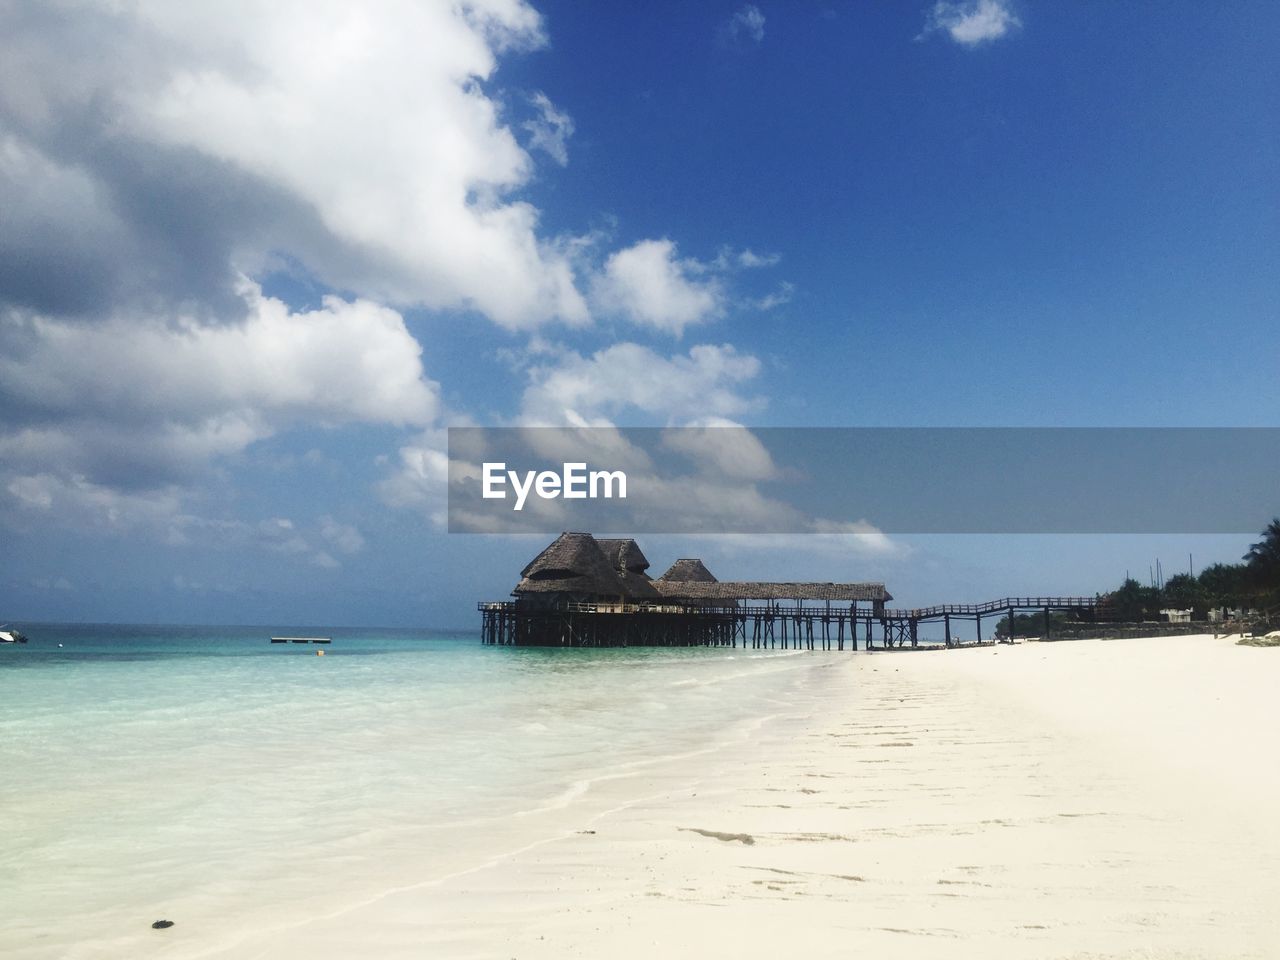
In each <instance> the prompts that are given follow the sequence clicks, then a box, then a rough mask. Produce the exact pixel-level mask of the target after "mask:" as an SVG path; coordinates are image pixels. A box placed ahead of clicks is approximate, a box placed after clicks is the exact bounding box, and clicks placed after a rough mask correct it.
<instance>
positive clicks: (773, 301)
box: [751, 280, 796, 310]
mask: <svg viewBox="0 0 1280 960" xmlns="http://www.w3.org/2000/svg"><path fill="white" fill-rule="evenodd" d="M795 291H796V288H795V284H793V283H788V282H787V281H785V280H784V281H783V282H782V283H780V284H778V288H777V289H776V290H774V291H773V292H772V293H766V294H765V295H764V296H763V297H760V298H759V299H758V300H754V301H752V304H751V305H752V306H754V307H755V308H756V309H757V310H772V309H773V308H774V307H780V306H782V305H783V304H785V303H790V302H791V297H792V296H793V295H794V294H795Z"/></svg>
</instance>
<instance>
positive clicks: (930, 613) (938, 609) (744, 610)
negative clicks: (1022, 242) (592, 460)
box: [476, 597, 1106, 620]
mask: <svg viewBox="0 0 1280 960" xmlns="http://www.w3.org/2000/svg"><path fill="white" fill-rule="evenodd" d="M811 602H813V603H815V604H824V603H825V601H821V600H819V601H811ZM801 603H803V601H801ZM1105 606H1106V601H1105V600H1102V599H1100V598H1098V597H1005V598H1004V599H1002V600H988V601H987V602H986V603H950V604H941V605H939V606H933V607H917V608H914V609H901V610H894V609H890V610H885V611H883V612H882V613H877V612H876V611H875V610H874V609H868V608H866V607H856V606H853V605H850V606H845V605H843V604H841V605H840V606H831V607H827V606H822V605H817V606H811V607H806V606H803V605H796V606H784V605H783V602H781V601H779V602H778V603H773V604H768V605H765V606H759V605H753V606H746V605H738V604H734V603H729V604H716V603H701V604H687V605H686V604H670V603H624V602H616V603H599V602H583V601H563V602H561V603H558V604H556V605H555V606H553V607H545V608H541V609H539V608H527V609H528V612H529V613H539V612H542V610H545V611H546V612H553V611H558V612H565V613H683V614H697V613H704V614H719V615H738V616H746V617H765V616H770V615H772V616H775V617H789V616H832V617H838V618H840V619H844V618H845V617H848V616H853V617H855V618H856V619H859V620H863V619H866V618H867V617H870V618H871V619H873V620H929V619H933V618H937V617H943V616H947V615H948V614H953V615H957V616H975V615H982V616H986V615H988V614H995V613H1006V612H1008V611H1009V609H1010V608H1012V609H1014V610H1015V611H1016V610H1044V609H1049V610H1090V609H1098V608H1102V607H1105ZM476 609H477V610H480V611H494V612H513V611H514V610H515V609H516V604H515V602H514V601H512V600H501V601H494V602H487V601H481V602H480V603H478V604H476Z"/></svg>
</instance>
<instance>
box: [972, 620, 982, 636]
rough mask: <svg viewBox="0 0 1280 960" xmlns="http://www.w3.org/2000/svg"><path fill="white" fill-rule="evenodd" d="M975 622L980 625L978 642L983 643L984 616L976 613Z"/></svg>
mask: <svg viewBox="0 0 1280 960" xmlns="http://www.w3.org/2000/svg"><path fill="white" fill-rule="evenodd" d="M973 622H974V623H976V624H977V625H978V642H979V643H981V642H982V614H980V613H975V614H974V615H973Z"/></svg>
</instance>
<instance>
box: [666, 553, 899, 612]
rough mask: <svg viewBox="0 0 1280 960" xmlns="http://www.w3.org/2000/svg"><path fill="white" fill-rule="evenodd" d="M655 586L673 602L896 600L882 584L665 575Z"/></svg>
mask: <svg viewBox="0 0 1280 960" xmlns="http://www.w3.org/2000/svg"><path fill="white" fill-rule="evenodd" d="M680 562H681V563H683V562H684V561H680ZM695 562H696V561H695ZM704 569H705V568H704ZM653 585H654V586H655V587H657V588H658V590H659V591H661V593H662V595H663V596H664V597H670V598H671V599H674V600H723V601H726V602H727V601H731V600H838V601H844V602H846V603H848V602H851V601H854V600H870V601H876V600H880V601H887V600H892V599H893V597H892V596H890V594H889V592H888V591H887V590H885V588H884V584H883V583H782V582H776V581H760V580H734V581H725V582H723V583H714V582H713V583H708V582H706V581H702V580H670V579H668V578H667V576H666V575H665V574H664V575H663V576H662V577H660V578H659V579H657V580H655V581H654V582H653Z"/></svg>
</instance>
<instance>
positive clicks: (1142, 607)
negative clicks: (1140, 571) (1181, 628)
mask: <svg viewBox="0 0 1280 960" xmlns="http://www.w3.org/2000/svg"><path fill="white" fill-rule="evenodd" d="M1102 598H1103V599H1104V600H1108V601H1110V604H1109V605H1110V606H1111V609H1112V611H1114V615H1115V616H1116V618H1117V619H1121V620H1158V619H1160V611H1161V610H1168V609H1177V610H1186V609H1188V608H1189V609H1190V610H1191V611H1192V614H1191V618H1192V619H1193V620H1204V619H1206V618H1207V617H1208V614H1209V611H1210V610H1219V609H1224V608H1225V609H1233V608H1253V609H1268V608H1271V607H1274V606H1276V605H1277V604H1280V517H1277V518H1276V519H1274V520H1272V521H1271V522H1270V523H1269V524H1267V528H1266V529H1265V530H1263V531H1262V535H1261V538H1260V539H1259V540H1258V542H1257V543H1254V544H1250V546H1249V551H1248V552H1247V553H1246V554H1245V555H1244V556H1243V557H1242V558H1241V562H1240V563H1215V564H1212V565H1211V566H1208V567H1205V568H1204V569H1203V570H1201V571H1200V574H1199V576H1192V575H1191V574H1190V573H1179V574H1177V575H1176V576H1172V577H1170V578H1169V579H1168V580H1166V581H1165V582H1164V584H1163V586H1160V587H1152V586H1143V585H1142V584H1141V583H1139V582H1138V581H1137V580H1134V579H1133V578H1129V579H1127V580H1125V581H1124V583H1123V584H1121V585H1120V587H1119V589H1117V590H1112V591H1111V592H1110V593H1107V594H1103V596H1102Z"/></svg>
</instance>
